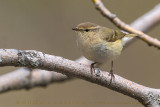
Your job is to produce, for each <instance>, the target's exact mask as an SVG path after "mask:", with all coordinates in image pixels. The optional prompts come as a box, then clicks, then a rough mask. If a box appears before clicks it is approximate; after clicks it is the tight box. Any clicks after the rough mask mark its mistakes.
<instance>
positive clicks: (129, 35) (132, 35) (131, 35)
mask: <svg viewBox="0 0 160 107" xmlns="http://www.w3.org/2000/svg"><path fill="white" fill-rule="evenodd" d="M135 36H138V35H137V34H126V35H125V37H135Z"/></svg>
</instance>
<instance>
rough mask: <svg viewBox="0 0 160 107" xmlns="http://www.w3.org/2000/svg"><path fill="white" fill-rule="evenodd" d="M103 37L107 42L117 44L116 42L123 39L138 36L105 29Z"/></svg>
mask: <svg viewBox="0 0 160 107" xmlns="http://www.w3.org/2000/svg"><path fill="white" fill-rule="evenodd" d="M102 32H103V33H102V37H103V39H104V40H105V41H107V42H115V41H116V40H119V39H122V38H123V37H134V36H137V35H136V34H126V33H123V32H121V31H119V30H113V29H109V28H103V30H102Z"/></svg>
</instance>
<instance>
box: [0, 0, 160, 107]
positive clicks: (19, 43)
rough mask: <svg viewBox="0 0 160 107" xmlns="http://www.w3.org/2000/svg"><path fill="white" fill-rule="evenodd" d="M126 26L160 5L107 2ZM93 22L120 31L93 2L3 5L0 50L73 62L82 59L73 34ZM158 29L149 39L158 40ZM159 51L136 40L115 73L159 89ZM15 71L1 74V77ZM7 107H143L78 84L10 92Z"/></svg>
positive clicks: (11, 1) (8, 0) (5, 1)
mask: <svg viewBox="0 0 160 107" xmlns="http://www.w3.org/2000/svg"><path fill="white" fill-rule="evenodd" d="M103 2H104V4H105V5H106V6H107V7H108V8H109V9H110V10H111V11H112V12H113V13H115V14H117V16H118V17H120V18H121V19H122V20H123V21H125V22H126V23H131V22H132V21H134V20H135V19H136V18H138V17H140V16H141V15H143V14H144V13H146V12H147V11H149V10H150V9H152V8H153V7H154V6H155V5H156V4H158V2H159V1H158V0H132V1H131V0H103ZM86 21H90V22H94V23H97V24H99V25H103V26H107V27H110V28H114V29H117V28H116V27H115V26H114V25H113V24H112V23H111V22H110V21H109V20H107V19H106V18H104V17H103V16H102V15H101V14H100V13H99V12H98V11H97V10H96V9H95V6H94V5H93V3H92V1H91V0H0V47H1V48H16V49H23V50H28V49H30V50H31V49H34V50H38V51H42V52H45V53H48V54H53V55H57V56H62V57H64V58H68V59H71V60H74V59H76V58H78V57H80V56H81V53H80V51H79V50H78V48H77V46H76V38H75V35H76V34H75V32H73V31H72V30H71V28H72V27H74V26H76V25H77V24H79V23H81V22H86ZM159 29H160V26H157V27H155V28H154V29H153V30H152V31H149V32H148V34H149V35H152V36H153V37H157V38H159V39H160V37H159V35H160V32H159ZM159 64H160V50H157V49H156V48H153V47H148V45H146V43H144V42H143V41H141V40H137V41H136V42H134V43H133V44H132V45H131V46H129V47H128V48H127V49H126V50H125V51H123V54H122V55H121V57H119V59H118V60H117V61H116V62H115V67H114V69H115V73H116V74H118V75H120V76H122V77H124V78H127V79H129V80H132V81H134V82H137V83H139V84H142V85H145V86H148V87H153V88H160V86H159V81H160V78H159V75H160V72H159V71H160V66H159ZM14 69H17V68H14V67H3V68H0V70H1V72H0V73H1V75H2V74H5V73H7V72H10V71H13V70H14ZM0 104H1V106H5V107H9V106H16V107H28V106H30V107H44V106H47V107H51V106H52V107H53V106H54V107H82V106H83V107H97V106H100V107H117V106H119V107H135V106H136V107H143V106H142V105H141V104H139V103H138V101H136V100H134V99H132V98H130V97H128V96H125V95H123V94H120V93H117V92H114V91H112V90H110V89H107V88H104V87H102V86H99V85H96V84H92V83H89V82H86V81H83V80H80V79H75V80H72V81H68V82H64V83H54V84H51V85H49V86H48V87H46V88H41V87H37V88H34V89H31V90H29V91H27V90H18V91H10V92H7V93H3V94H1V95H0Z"/></svg>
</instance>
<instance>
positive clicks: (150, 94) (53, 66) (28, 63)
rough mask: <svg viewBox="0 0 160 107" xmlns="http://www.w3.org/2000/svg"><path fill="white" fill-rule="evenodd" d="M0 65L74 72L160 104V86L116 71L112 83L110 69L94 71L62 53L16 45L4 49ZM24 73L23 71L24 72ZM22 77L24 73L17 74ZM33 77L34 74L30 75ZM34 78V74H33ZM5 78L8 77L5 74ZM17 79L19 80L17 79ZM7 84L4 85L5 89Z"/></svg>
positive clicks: (146, 100) (149, 103) (140, 99)
mask: <svg viewBox="0 0 160 107" xmlns="http://www.w3.org/2000/svg"><path fill="white" fill-rule="evenodd" d="M0 53H1V56H0V66H18V67H20V66H25V67H29V68H34V69H35V68H38V69H44V70H48V71H54V70H55V71H57V72H59V73H62V74H65V75H68V76H74V77H77V78H81V79H84V80H87V81H89V82H92V83H96V84H98V85H101V86H104V87H107V88H110V89H112V90H115V91H117V92H120V93H123V94H125V95H128V96H130V97H132V98H135V99H137V100H138V101H139V102H141V103H142V104H144V105H146V106H147V105H151V104H159V103H160V100H159V99H160V97H159V96H158V94H159V93H160V90H158V89H152V88H149V87H145V86H142V85H139V84H137V83H134V82H132V81H129V80H127V79H125V78H122V77H120V76H118V75H116V74H115V79H114V80H113V81H112V84H110V79H111V78H110V76H108V74H109V73H108V72H105V71H101V70H99V69H96V72H95V73H93V75H91V73H90V66H87V65H84V64H81V63H77V62H75V61H71V60H68V59H64V58H62V57H58V56H53V55H48V54H44V53H42V52H38V51H35V50H24V51H22V50H16V49H0ZM22 73H23V72H22ZM17 78H18V79H19V78H21V77H17ZM28 78H31V81H33V80H32V76H30V77H28ZM33 79H34V78H33ZM4 80H5V78H4ZM4 80H3V81H0V84H5V81H4ZM15 82H16V81H15ZM26 82H27V81H22V82H21V84H26ZM3 90H5V87H1V90H0V91H1V92H2V91H3Z"/></svg>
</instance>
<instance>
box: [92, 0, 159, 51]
mask: <svg viewBox="0 0 160 107" xmlns="http://www.w3.org/2000/svg"><path fill="white" fill-rule="evenodd" d="M93 2H94V4H95V5H96V8H97V9H98V10H99V11H100V12H101V13H102V15H104V16H105V17H106V18H108V19H109V20H110V21H111V22H113V23H114V24H115V25H116V26H117V27H119V28H120V29H122V30H125V31H127V32H130V33H135V34H138V37H139V38H140V39H141V40H143V41H145V42H146V43H148V45H149V46H154V47H157V48H158V49H160V41H159V40H158V39H155V38H152V37H150V36H149V35H147V34H145V33H143V32H141V31H139V30H136V29H134V28H132V27H131V26H129V25H128V24H126V23H124V22H123V21H121V20H120V19H119V18H118V17H117V16H116V15H115V14H113V13H111V12H110V11H109V10H108V9H107V8H106V7H105V6H104V5H103V3H102V1H101V0H93ZM158 13H160V11H159V12H158ZM158 13H157V14H158ZM154 20H155V21H156V20H157V19H154ZM159 20H160V19H159V18H158V21H159Z"/></svg>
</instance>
